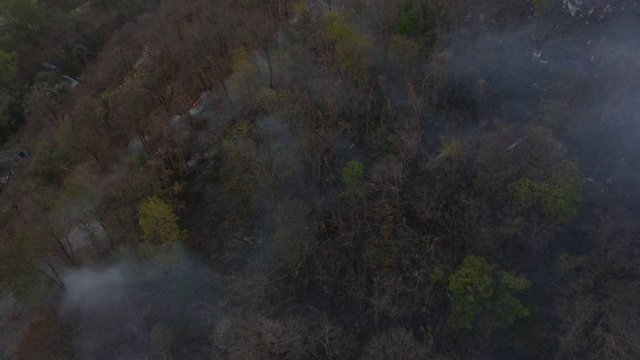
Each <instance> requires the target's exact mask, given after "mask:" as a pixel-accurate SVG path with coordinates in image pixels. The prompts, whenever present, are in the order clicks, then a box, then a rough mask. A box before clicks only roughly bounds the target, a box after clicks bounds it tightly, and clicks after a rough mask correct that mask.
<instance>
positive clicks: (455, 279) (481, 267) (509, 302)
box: [449, 255, 531, 329]
mask: <svg viewBox="0 0 640 360" xmlns="http://www.w3.org/2000/svg"><path fill="white" fill-rule="evenodd" d="M529 286H531V282H530V281H528V280H527V279H526V278H524V277H522V276H519V275H514V274H511V273H509V272H506V271H502V270H500V269H499V268H498V266H497V265H493V264H489V263H488V262H487V260H486V259H485V258H483V257H481V256H474V255H468V256H467V257H465V259H464V261H463V262H462V265H461V266H460V267H459V268H458V270H456V271H455V272H454V273H452V274H451V275H450V276H449V291H451V315H450V316H449V325H450V326H451V327H453V328H468V329H470V328H472V326H473V324H474V323H475V322H476V320H477V319H478V318H479V317H480V316H482V315H483V314H486V315H487V316H489V317H490V318H491V320H493V322H494V323H495V324H496V325H498V326H501V327H507V326H509V325H511V324H512V323H513V322H514V321H515V320H516V319H520V318H524V317H527V316H529V309H527V307H525V306H524V305H523V304H522V303H521V302H520V301H519V300H518V299H517V298H516V297H515V296H514V292H515V291H518V290H523V289H526V288H528V287H529Z"/></svg>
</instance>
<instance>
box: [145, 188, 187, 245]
mask: <svg viewBox="0 0 640 360" xmlns="http://www.w3.org/2000/svg"><path fill="white" fill-rule="evenodd" d="M139 216H140V217H139V219H138V224H139V225H140V229H141V230H142V240H143V241H145V242H147V243H156V244H167V243H171V242H174V241H181V240H184V239H185V237H186V231H185V230H182V229H180V226H178V215H176V213H175V212H174V211H173V209H172V208H171V205H169V204H167V203H166V202H164V201H163V200H162V199H160V198H158V197H156V196H150V197H149V198H147V200H145V201H144V202H143V203H142V204H140V207H139Z"/></svg>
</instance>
